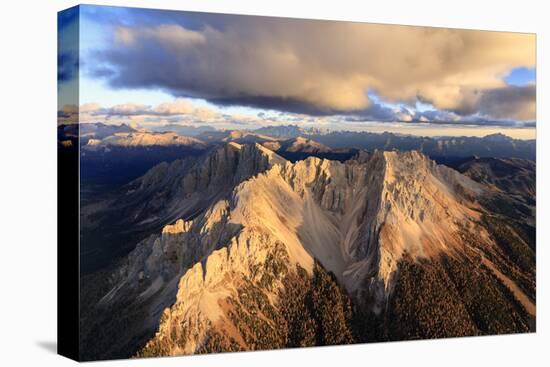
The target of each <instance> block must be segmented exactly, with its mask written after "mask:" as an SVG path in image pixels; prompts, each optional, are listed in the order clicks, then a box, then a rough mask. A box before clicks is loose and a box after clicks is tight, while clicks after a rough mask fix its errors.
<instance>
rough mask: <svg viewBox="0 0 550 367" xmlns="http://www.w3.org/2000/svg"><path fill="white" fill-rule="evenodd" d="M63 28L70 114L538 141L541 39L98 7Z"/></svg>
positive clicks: (66, 114)
mask: <svg viewBox="0 0 550 367" xmlns="http://www.w3.org/2000/svg"><path fill="white" fill-rule="evenodd" d="M78 22H79V23H80V37H79V40H80V58H79V57H78V47H76V42H75V40H76V39H77V36H76V35H77V34H78V33H77V30H78V25H77V24H78ZM58 29H59V44H60V48H59V56H58V66H59V71H58V80H59V93H60V99H59V105H58V108H59V110H60V113H59V116H60V121H61V122H63V121H69V120H70V118H71V116H74V114H75V112H78V113H79V117H80V121H81V122H97V121H101V122H106V123H122V122H125V123H134V124H139V125H140V126H143V127H149V128H151V127H154V126H158V125H161V124H193V125H198V124H206V125H211V126H215V127H220V128H236V127H237V128H255V127H259V126H262V125H279V124H284V125H287V124H298V125H304V126H321V127H327V128H333V129H349V130H372V131H399V132H403V133H412V134H422V135H486V134H488V133H493V132H498V131H500V132H503V133H505V134H508V135H511V136H514V137H518V138H533V137H534V135H535V123H536V116H535V72H536V70H535V63H536V57H535V47H536V44H535V43H536V39H535V36H534V35H531V34H519V33H506V32H485V31H468V30H456V29H443V28H422V27H407V26H394V25H380V24H367V23H351V22H331V21H318V20H315V21H313V20H300V19H284V18H270V17H249V16H236V15H221V14H206V13H190V12H171V11H157V10H144V9H129V8H116V7H98V6H80V8H79V10H78V9H75V10H73V11H69V12H66V13H62V14H61V15H60V17H59V22H58ZM78 82H79V83H78ZM78 85H79V86H80V89H79V90H80V93H79V100H78V101H75V100H74V98H73V97H72V96H73V95H74V90H75V88H77V87H78ZM77 105H79V107H77Z"/></svg>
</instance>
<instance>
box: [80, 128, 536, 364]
mask: <svg viewBox="0 0 550 367" xmlns="http://www.w3.org/2000/svg"><path fill="white" fill-rule="evenodd" d="M294 130H295V129H293V128H292V127H285V129H284V131H282V132H281V134H276V133H274V132H273V131H265V130H262V131H259V132H244V133H243V132H230V133H227V132H220V133H218V132H216V133H213V132H207V133H205V134H209V136H211V137H212V138H211V139H208V138H205V136H204V135H201V134H199V135H197V136H196V139H199V140H200V141H202V142H205V143H206V144H208V145H209V147H208V148H207V149H205V150H204V151H203V152H202V153H200V154H196V155H186V156H185V157H181V158H179V159H175V160H173V161H171V162H163V163H160V164H157V165H155V166H153V167H152V168H150V169H148V170H147V171H146V173H145V174H144V175H142V176H140V177H137V178H135V179H133V180H131V181H130V182H128V183H126V184H123V185H121V186H118V187H117V188H116V189H114V190H110V191H109V192H105V193H103V194H101V195H98V196H97V197H96V198H95V199H94V200H93V201H91V202H90V203H89V204H88V205H86V206H84V207H83V208H82V209H81V223H82V233H81V236H82V241H81V244H82V249H81V251H82V254H84V255H83V257H82V262H83V263H86V262H88V263H89V264H83V267H84V269H87V270H85V272H84V273H83V276H82V279H81V283H82V298H81V307H82V309H81V332H82V335H83V338H82V339H81V351H82V353H83V358H84V359H95V358H100V359H107V358H123V357H128V356H160V355H179V354H193V353H206V352H222V351H237V350H256V349H273V348H285V347H297V346H313V345H329V344H349V343H359V342H376V341H391V340H411V339H419V338H439V337H456V336H468V335H490V334H495V333H499V334H501V333H517V332H528V331H534V330H535V316H536V310H535V302H536V286H535V264H536V261H535V253H536V249H535V235H534V233H535V203H536V200H535V195H536V192H535V191H536V189H535V187H536V185H535V175H536V174H535V164H534V162H533V161H529V160H524V159H521V158H517V157H513V158H512V157H507V158H500V157H498V156H493V157H490V158H487V157H480V156H474V155H472V154H469V155H466V153H463V154H464V155H462V156H461V158H460V159H454V158H453V160H452V163H451V160H449V162H447V164H446V165H442V164H438V163H436V161H434V160H433V159H432V158H430V156H429V155H428V154H427V153H426V151H424V150H415V149H413V146H414V144H413V145H411V147H410V149H403V150H404V151H396V150H395V149H396V148H395V147H392V148H391V149H389V148H388V149H384V150H383V149H369V150H366V149H364V148H360V147H356V146H353V141H355V140H350V146H347V147H337V146H336V145H335V144H333V145H331V144H327V142H330V141H331V139H334V138H335V136H336V135H335V134H344V133H333V132H331V133H323V134H322V135H315V137H316V138H317V139H313V137H311V136H309V135H306V134H300V136H299V137H298V136H296V137H292V136H289V135H290V133H291V132H292V131H294ZM268 132H269V133H270V134H271V135H268V134H266V133H268ZM283 133H284V134H287V135H285V136H284V137H282V134H283ZM216 134H217V135H216ZM345 134H351V135H350V136H355V135H353V134H355V133H345ZM361 134H362V135H361V136H362V137H363V138H365V137H367V138H368V137H370V135H369V134H367V133H361ZM214 135H215V137H214ZM303 135H305V136H303ZM382 135H384V134H382ZM390 135H391V136H390ZM390 135H386V136H385V137H384V138H383V139H386V142H387V141H388V139H389V140H390V143H391V144H390V145H388V147H390V146H392V144H395V142H400V143H403V141H411V142H415V144H416V142H417V141H418V139H425V141H431V140H434V141H435V142H436V143H435V145H436V146H438V145H439V146H441V147H442V148H441V149H442V151H444V152H449V154H454V153H453V152H454V150H453V149H455V148H454V147H456V146H457V144H459V143H457V142H456V141H458V140H456V139H455V142H453V143H449V144H447V143H441V142H442V141H449V142H450V140H437V139H431V138H415V137H401V136H395V135H393V134H390ZM321 136H327V137H330V139H329V138H327V139H325V140H323V139H321V138H319V137H321ZM346 136H347V135H346ZM103 139H105V138H103ZM224 139H225V140H224ZM380 139H382V137H381V138H380ZM402 139H405V140H402ZM406 139H412V140H406ZM430 139H431V140H430ZM483 139H485V140H483ZM483 139H478V138H465V139H464V141H467V142H468V144H472V145H471V146H472V147H474V146H475V147H477V145H475V144H481V143H482V142H483V141H487V142H490V141H496V142H495V144H497V143H501V142H502V143H503V144H505V146H507V144H512V145H514V146H515V147H516V150H511V151H509V152H511V153H512V154H519V153H517V152H524V151H523V150H522V149H523V148H524V145H523V143H518V141H515V140H511V139H509V138H505V137H501V136H492V137H486V138H483ZM367 140H368V139H367ZM474 143H475V144H474ZM403 144H404V143H403ZM460 144H463V145H464V144H466V143H460ZM526 144H527V143H526ZM424 147H426V145H425V146H424ZM338 149H345V150H346V154H348V155H349V156H347V157H345V158H343V157H342V159H326V158H319V157H318V156H316V155H321V154H335V151H336V152H338ZM445 149H448V150H445ZM475 149H478V148H475ZM502 149H503V150H502V151H504V148H502ZM472 150H474V148H472ZM495 151H500V150H495ZM289 153H293V154H295V153H301V154H303V155H304V156H303V157H300V158H299V159H287V158H285V156H284V154H289ZM468 153H469V151H468ZM521 154H523V153H521ZM306 156H307V157H306ZM453 157H455V156H453Z"/></svg>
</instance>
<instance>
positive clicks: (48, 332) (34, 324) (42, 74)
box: [0, 0, 550, 367]
mask: <svg viewBox="0 0 550 367" xmlns="http://www.w3.org/2000/svg"><path fill="white" fill-rule="evenodd" d="M88 3H97V4H106V5H132V6H141V7H156V8H171V9H181V10H202V11H215V12H226V13H241V14H259V15H278V16H290V17H306V18H319V19H338V20H354V21H368V22H381V23H395V24H413V25H430V26H445V27H459V28H474V29H490V30H506V31H523V32H536V33H537V34H538V37H537V44H538V66H537V89H538V91H537V97H538V103H537V107H538V115H537V116H538V118H537V120H538V121H537V128H538V131H537V132H538V144H537V146H538V162H537V168H538V182H537V183H538V186H537V199H538V208H537V209H538V218H537V219H538V225H537V230H538V241H537V243H538V246H537V247H538V252H537V260H538V271H537V275H538V276H537V278H538V279H537V285H538V292H537V316H538V317H537V330H538V331H537V333H536V334H530V335H517V336H500V337H480V338H461V339H448V340H438V341H420V342H400V343H384V344H369V345H360V346H344V347H324V348H314V349H306V350H288V351H282V352H281V351H277V352H254V353H240V354H222V355H209V356H198V357H183V358H181V357H180V358H164V359H161V360H159V359H153V360H134V361H117V362H104V363H105V365H109V366H122V365H132V366H153V365H154V366H159V365H160V366H176V365H178V366H181V365H186V366H220V365H221V364H223V365H224V366H264V365H283V366H285V365H287V366H294V365H300V364H301V365H304V364H305V365H306V366H320V365H340V366H342V365H344V364H346V365H347V364H352V363H353V364H361V365H366V366H375V365H380V364H383V365H390V366H392V365H403V366H407V367H408V366H414V365H422V366H441V365H442V364H443V365H445V366H464V365H483V364H489V365H498V366H512V365H515V366H535V365H543V364H545V362H546V365H548V364H547V363H548V361H549V360H550V356H549V353H548V352H547V350H545V347H546V349H548V348H549V347H548V345H550V338H549V335H550V332H549V328H550V326H549V317H548V316H549V313H550V311H549V307H550V306H549V304H548V303H549V301H548V300H549V296H548V289H549V287H548V283H547V281H548V280H550V276H549V271H548V267H549V258H548V253H549V251H548V250H547V249H546V247H547V246H546V245H547V242H548V238H549V236H550V233H549V229H548V228H549V226H550V222H549V218H548V210H549V201H548V198H549V195H548V184H549V180H548V169H547V165H548V163H547V160H546V157H548V146H549V145H550V137H549V133H548V130H549V129H548V127H547V125H546V124H547V121H546V120H547V116H548V105H549V102H550V100H549V94H548V86H549V80H548V72H547V69H546V66H548V65H549V60H548V56H549V53H548V46H549V44H548V39H549V38H550V33H549V30H548V28H549V27H548V22H549V19H548V14H549V13H550V12H549V11H548V10H547V9H545V7H544V4H545V3H546V2H545V1H528V0H515V1H510V2H508V1H503V0H501V1H482V0H476V1H469V0H454V1H423V0H422V1H421V0H409V1H407V0H403V1H393V0H380V1H376V2H375V1H365V0H363V1H355V2H353V1H347V0H337V1H330V2H324V3H320V2H319V1H315V2H313V1H311V2H310V4H308V2H307V1H304V0H302V1H299V0H284V1H283V0H268V1H258V0H256V1H254V0H249V1H245V0H232V1H221V0H218V1H214V0H195V1H187V0H179V1H166V0H156V1H153V0H149V1H104V2H96V1H89V2H88ZM75 4H77V3H76V2H73V1H61V0H46V1H36V2H34V3H33V2H31V1H23V0H20V1H16V0H11V1H4V2H3V3H2V5H3V7H2V12H1V14H2V15H1V17H2V19H1V21H0V27H1V31H0V36H1V43H0V50H1V51H0V63H1V67H0V70H1V78H0V93H1V95H2V98H1V100H0V101H1V102H0V106H1V109H2V113H1V114H0V134H1V135H0V137H1V140H0V150H1V151H0V167H1V171H0V185H1V186H0V229H1V233H2V236H1V239H0V246H1V247H0V282H1V283H0V286H1V288H0V290H1V293H0V294H1V296H0V365H2V366H17V365H25V366H44V365H45V366H50V365H61V366H63V365H70V364H72V363H74V362H71V361H70V360H68V359H65V358H63V357H60V356H57V355H56V354H55V352H54V351H55V342H56V266H57V264H56V251H57V250H56V106H57V102H56V90H57V89H56V12H57V11H58V10H62V9H64V8H67V7H69V6H73V5H75ZM545 166H546V167H545ZM545 223H546V225H545ZM545 339H546V340H545ZM545 342H546V343H545ZM544 344H546V346H545V345H544Z"/></svg>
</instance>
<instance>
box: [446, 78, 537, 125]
mask: <svg viewBox="0 0 550 367" xmlns="http://www.w3.org/2000/svg"><path fill="white" fill-rule="evenodd" d="M472 99H473V101H472V103H471V104H469V103H467V104H465V106H464V109H463V110H462V111H457V113H462V114H467V113H474V112H478V113H480V114H483V115H487V116H494V117H497V118H506V117H508V118H513V119H517V120H529V119H534V118H535V112H536V87H535V85H526V86H513V85H510V86H506V87H502V88H494V89H488V90H482V91H479V92H477V93H476V95H475V97H474V98H472Z"/></svg>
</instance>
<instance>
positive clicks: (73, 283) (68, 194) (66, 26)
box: [57, 6, 80, 360]
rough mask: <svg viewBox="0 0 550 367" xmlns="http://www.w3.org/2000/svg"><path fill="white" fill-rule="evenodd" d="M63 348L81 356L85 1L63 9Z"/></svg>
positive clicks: (59, 274) (59, 276)
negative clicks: (81, 84)
mask: <svg viewBox="0 0 550 367" xmlns="http://www.w3.org/2000/svg"><path fill="white" fill-rule="evenodd" d="M57 40H58V45H57V47H58V49H57V52H58V53H57V93H58V102H57V106H58V117H57V140H58V141H57V351H58V353H59V354H61V355H63V356H66V357H68V358H71V359H75V360H79V284H80V280H79V205H80V203H79V193H80V190H79V124H78V122H79V121H78V106H79V7H78V6H76V7H73V8H70V9H66V10H63V11H61V12H59V13H58V14H57Z"/></svg>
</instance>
